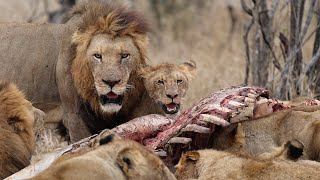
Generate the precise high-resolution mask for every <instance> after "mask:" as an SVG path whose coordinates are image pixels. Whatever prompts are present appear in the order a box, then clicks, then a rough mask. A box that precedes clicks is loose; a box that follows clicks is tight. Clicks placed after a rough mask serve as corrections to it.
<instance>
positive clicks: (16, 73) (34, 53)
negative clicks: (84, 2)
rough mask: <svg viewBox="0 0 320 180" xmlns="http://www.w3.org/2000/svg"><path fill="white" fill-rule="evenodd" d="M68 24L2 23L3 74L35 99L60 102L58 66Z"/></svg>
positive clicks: (3, 77)
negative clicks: (56, 74)
mask: <svg viewBox="0 0 320 180" xmlns="http://www.w3.org/2000/svg"><path fill="white" fill-rule="evenodd" d="M65 29H66V27H65V25H55V24H28V23H25V24H16V23H0V41H1V44H0V61H1V68H0V76H1V78H2V79H4V80H8V81H10V82H14V83H16V84H17V85H18V86H19V88H21V89H22V90H23V91H24V92H25V93H26V95H27V98H28V99H32V100H33V102H37V103H38V102H39V103H41V102H51V103H53V102H57V101H59V94H58V89H57V87H56V83H55V81H56V80H55V78H56V77H55V71H56V69H55V67H56V62H57V59H58V55H59V48H60V41H61V39H62V38H63V35H62V34H63V32H64V31H65Z"/></svg>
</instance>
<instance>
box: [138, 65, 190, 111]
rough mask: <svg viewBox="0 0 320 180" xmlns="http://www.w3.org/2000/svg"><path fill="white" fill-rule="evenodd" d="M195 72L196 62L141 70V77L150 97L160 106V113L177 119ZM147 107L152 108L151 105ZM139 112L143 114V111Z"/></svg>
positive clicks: (148, 67) (149, 67) (147, 67)
mask: <svg viewBox="0 0 320 180" xmlns="http://www.w3.org/2000/svg"><path fill="white" fill-rule="evenodd" d="M195 70H196V63H195V62H194V61H187V62H184V63H183V64H181V65H175V64H169V63H162V64H160V65H157V66H154V67H153V66H146V67H142V68H140V70H139V75H140V76H141V77H142V78H143V81H144V85H145V88H146V90H147V93H148V95H149V96H150V97H151V98H152V100H153V101H155V102H156V103H157V104H158V105H157V107H158V109H159V110H158V111H159V113H161V114H165V115H167V116H170V117H176V116H178V115H179V112H180V107H181V100H182V98H184V97H185V95H186V93H187V90H188V88H189V81H190V80H191V79H192V78H193V77H194V75H195ZM148 95H146V96H148ZM146 105H147V106H148V108H151V107H150V104H147V103H146ZM141 108H144V109H145V108H146V107H141ZM161 109H162V110H161ZM138 111H141V112H143V109H141V110H140V109H138Z"/></svg>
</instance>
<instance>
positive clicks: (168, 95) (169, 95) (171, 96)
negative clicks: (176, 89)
mask: <svg viewBox="0 0 320 180" xmlns="http://www.w3.org/2000/svg"><path fill="white" fill-rule="evenodd" d="M167 97H168V98H171V99H174V98H176V97H178V94H174V95H171V94H167Z"/></svg>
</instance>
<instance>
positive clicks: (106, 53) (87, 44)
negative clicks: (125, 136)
mask: <svg viewBox="0 0 320 180" xmlns="http://www.w3.org/2000/svg"><path fill="white" fill-rule="evenodd" d="M84 2H86V3H87V4H84V5H82V6H80V8H79V11H77V12H78V14H77V17H76V18H78V19H77V20H74V21H73V22H72V25H68V24H65V25H52V24H51V25H47V24H46V25H45V24H42V25H35V24H23V25H21V24H1V25H0V40H1V42H2V43H1V46H0V59H1V68H0V76H1V77H2V78H4V79H8V80H12V81H13V82H16V83H17V84H18V86H21V89H22V90H23V91H25V92H26V95H27V98H28V99H32V101H33V102H34V104H35V106H36V107H38V108H39V109H42V108H43V107H46V106H47V105H52V106H53V108H57V107H59V106H60V105H62V109H63V117H62V118H63V122H64V124H65V126H66V127H67V129H68V132H69V136H70V140H71V141H72V142H74V141H77V140H80V139H82V138H84V137H87V136H90V135H91V134H94V133H98V132H100V131H101V130H102V129H105V128H113V127H114V126H116V125H119V124H121V123H123V122H126V121H128V120H130V119H133V118H135V115H134V114H133V112H134V109H135V108H137V107H138V106H137V104H139V103H142V102H141V99H140V97H141V96H142V94H143V92H145V89H144V85H143V82H142V80H141V79H140V78H138V76H137V69H138V68H139V67H140V66H142V65H145V64H146V62H145V58H146V49H147V44H148V38H147V32H148V29H149V28H148V25H147V22H146V21H145V20H144V18H143V17H142V16H141V15H139V14H138V13H137V12H136V11H134V10H131V9H129V8H127V7H126V6H124V5H119V4H118V5H114V4H109V3H107V2H104V1H84ZM75 27H77V28H75ZM9 45H10V46H9ZM12 69H14V71H13V70H12ZM146 113H147V114H150V113H152V112H150V113H149V112H146Z"/></svg>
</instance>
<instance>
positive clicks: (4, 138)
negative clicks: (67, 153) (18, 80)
mask: <svg viewBox="0 0 320 180" xmlns="http://www.w3.org/2000/svg"><path fill="white" fill-rule="evenodd" d="M0 102H1V103H0V179H3V178H6V177H7V176H9V175H11V174H13V173H15V172H17V171H19V170H21V169H23V168H24V167H26V166H28V165H29V164H30V162H29V161H30V159H31V155H32V153H33V150H34V146H35V137H34V130H33V128H34V127H33V126H34V111H33V107H32V104H31V103H30V102H29V101H28V100H26V99H25V96H24V94H23V93H22V92H21V91H19V90H18V88H17V87H16V86H15V85H14V84H11V83H8V82H0Z"/></svg>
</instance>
